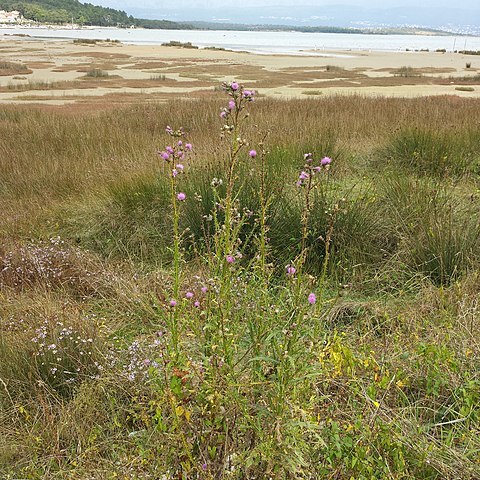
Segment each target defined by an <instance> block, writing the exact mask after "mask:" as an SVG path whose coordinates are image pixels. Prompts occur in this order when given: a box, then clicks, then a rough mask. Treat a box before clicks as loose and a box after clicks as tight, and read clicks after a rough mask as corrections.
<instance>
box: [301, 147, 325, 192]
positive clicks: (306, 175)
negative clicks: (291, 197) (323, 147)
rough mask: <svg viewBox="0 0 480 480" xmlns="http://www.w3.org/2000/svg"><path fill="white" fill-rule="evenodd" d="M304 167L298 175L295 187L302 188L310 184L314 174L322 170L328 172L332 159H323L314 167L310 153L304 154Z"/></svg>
mask: <svg viewBox="0 0 480 480" xmlns="http://www.w3.org/2000/svg"><path fill="white" fill-rule="evenodd" d="M303 157H304V160H305V165H304V166H303V169H302V171H301V172H300V175H299V176H298V181H297V187H303V186H305V185H307V184H308V183H309V182H311V179H312V178H313V176H314V175H315V174H316V173H319V172H321V171H322V170H328V169H329V167H330V164H331V163H332V159H331V158H330V157H323V158H322V159H321V160H320V161H319V162H318V164H316V165H315V163H317V162H315V160H314V158H313V154H312V153H305V154H304V156H303Z"/></svg>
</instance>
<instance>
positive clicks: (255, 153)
mask: <svg viewBox="0 0 480 480" xmlns="http://www.w3.org/2000/svg"><path fill="white" fill-rule="evenodd" d="M248 154H249V155H250V157H252V158H255V157H256V156H257V151H256V150H250V151H249V152H248Z"/></svg>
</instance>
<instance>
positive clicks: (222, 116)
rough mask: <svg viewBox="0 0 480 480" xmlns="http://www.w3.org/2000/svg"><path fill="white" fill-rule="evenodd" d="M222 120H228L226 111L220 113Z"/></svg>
mask: <svg viewBox="0 0 480 480" xmlns="http://www.w3.org/2000/svg"><path fill="white" fill-rule="evenodd" d="M220 118H227V112H225V110H222V111H221V112H220Z"/></svg>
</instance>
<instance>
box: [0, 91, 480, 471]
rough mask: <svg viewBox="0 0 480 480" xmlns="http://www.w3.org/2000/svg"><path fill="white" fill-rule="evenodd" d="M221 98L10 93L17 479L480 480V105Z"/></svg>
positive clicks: (3, 462) (1, 401)
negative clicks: (112, 99)
mask: <svg viewBox="0 0 480 480" xmlns="http://www.w3.org/2000/svg"><path fill="white" fill-rule="evenodd" d="M229 92H230V94H231V96H230V97H226V96H225V94H224V93H218V94H216V95H215V96H212V97H209V98H205V99H204V100H196V101H179V100H178V101H170V102H168V103H165V104H160V105H148V106H145V105H142V106H139V107H127V108H124V109H115V110H110V111H108V112H99V113H95V114H92V113H83V114H81V113H80V114H79V113H78V112H77V113H76V114H75V115H72V114H71V113H70V112H68V111H66V110H63V109H58V110H57V109H51V110H45V109H37V108H25V107H13V106H12V107H6V108H4V109H3V110H2V112H0V135H1V138H2V139H3V141H2V143H1V145H0V157H1V158H2V161H1V162H0V207H1V209H2V212H4V214H3V216H2V218H0V235H1V244H0V318H1V323H0V474H1V475H3V476H5V477H6V478H17V477H21V478H32V479H33V478H42V479H52V478H59V479H60V478H62V479H63V478H65V479H66V478H68V479H74V478H78V479H86V478H99V479H100V478H102V479H103V478H112V479H113V478H125V479H127V478H128V479H130V478H139V479H140V478H142V479H143V478H168V479H170V478H172V479H174V478H185V479H193V478H203V479H213V478H215V479H216V478H237V479H247V478H252V479H253V478H259V479H260V478H278V479H280V478H305V479H307V478H308V479H310V478H311V479H313V478H338V479H351V478H355V479H377V478H378V479H384V478H391V479H400V478H402V479H403V478H411V479H444V478H451V479H454V478H465V479H468V478H471V479H474V478H478V477H479V476H480V463H479V460H478V459H479V455H478V451H479V448H480V443H479V440H478V433H479V429H480V411H479V407H478V405H479V400H480V379H479V376H478V367H479V354H480V345H479V342H478V339H477V335H476V331H477V329H478V327H479V319H480V315H479V305H478V298H477V297H478V293H479V282H478V266H479V261H480V233H479V218H478V212H479V211H480V208H479V207H480V200H479V197H478V192H479V173H480V134H479V130H478V122H477V120H476V119H477V118H478V116H479V113H480V101H476V100H474V99H468V100H463V99H460V98H455V97H448V98H447V97H430V98H421V99H412V100H407V99H393V98H390V99H387V98H377V99H371V98H370V99H367V98H363V97H359V96H358V97H357V96H352V97H330V98H315V99H308V100H291V101H274V100H266V99H259V100H258V99H257V101H255V102H249V101H248V100H249V97H248V95H247V97H246V99H245V98H244V97H238V96H237V93H236V90H231V89H230V90H229ZM247 93H248V92H247ZM229 99H230V101H231V100H232V99H234V100H235V102H236V104H235V106H233V107H232V108H231V109H230V110H229V109H228V108H227V110H224V111H225V118H224V119H221V118H219V112H220V111H221V110H222V109H224V108H225V105H226V104H227V102H228V100H229ZM236 112H238V113H239V114H238V116H237V115H236ZM246 113H248V117H247V116H245V114H246ZM446 119H447V120H446ZM166 125H172V126H174V127H175V128H176V127H177V126H183V127H184V128H185V132H186V133H187V137H186V138H184V137H183V134H181V133H178V132H173V133H172V132H170V133H171V135H173V138H172V136H171V135H168V134H167V133H165V127H166ZM222 126H223V129H222ZM225 126H226V127H225ZM227 127H228V128H227ZM238 139H239V140H238ZM178 141H181V142H182V144H181V145H178V144H177V142H178ZM172 142H175V143H172ZM187 142H188V143H190V142H191V143H192V144H193V149H192V150H190V148H187V147H186V145H187ZM166 145H173V153H172V154H168V155H166V161H165V160H163V159H162V158H161V157H160V156H159V154H158V153H157V152H160V153H161V152H163V153H165V146H166ZM249 152H250V153H249ZM252 152H254V153H252ZM309 152H312V153H313V160H312V162H311V163H309V157H306V158H305V157H304V154H305V153H309ZM167 153H168V151H167ZM326 157H328V158H331V159H332V161H331V164H329V163H327V162H324V163H325V164H324V165H323V166H320V163H319V162H320V161H321V159H325V158H326ZM178 164H181V166H182V168H180V167H178V168H177V165H178ZM314 165H315V167H316V166H318V167H319V168H318V172H317V170H315V169H314ZM172 169H175V173H174V176H173V177H172V172H173V170H172ZM182 172H184V173H182ZM301 172H304V174H305V172H306V175H304V176H305V179H303V180H302V178H303V177H302V174H301ZM177 173H178V175H177ZM299 175H300V177H299ZM299 178H300V180H299ZM309 179H312V184H311V185H310V182H309ZM298 181H300V183H301V184H302V185H301V186H297V185H296V183H297V182H298ZM180 194H183V195H184V196H181V195H180ZM179 195H180V196H179ZM292 267H294V269H292ZM312 295H313V296H312Z"/></svg>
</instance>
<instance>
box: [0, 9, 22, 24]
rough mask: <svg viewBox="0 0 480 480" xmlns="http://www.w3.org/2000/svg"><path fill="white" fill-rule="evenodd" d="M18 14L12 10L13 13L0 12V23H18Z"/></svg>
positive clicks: (19, 16)
mask: <svg viewBox="0 0 480 480" xmlns="http://www.w3.org/2000/svg"><path fill="white" fill-rule="evenodd" d="M21 17H22V16H21V15H20V12H17V11H16V10H13V12H6V11H5V10H0V23H18V22H20V19H21Z"/></svg>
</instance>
